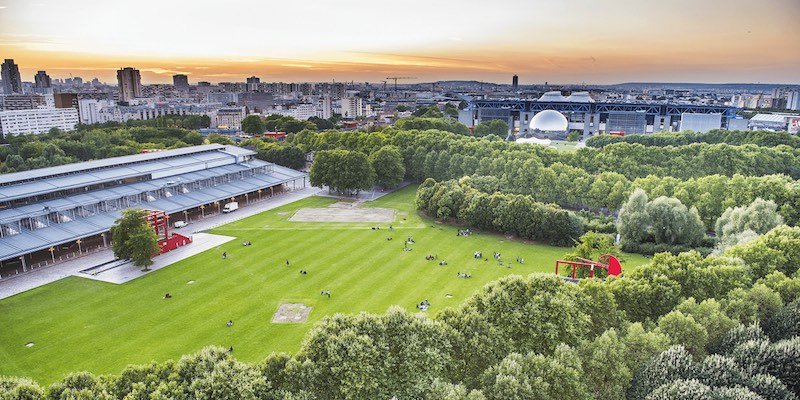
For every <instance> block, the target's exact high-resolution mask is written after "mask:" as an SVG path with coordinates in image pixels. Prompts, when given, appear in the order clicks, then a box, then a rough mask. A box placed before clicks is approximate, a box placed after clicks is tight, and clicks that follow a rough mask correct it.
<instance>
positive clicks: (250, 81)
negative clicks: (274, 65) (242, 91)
mask: <svg viewBox="0 0 800 400" xmlns="http://www.w3.org/2000/svg"><path fill="white" fill-rule="evenodd" d="M260 83H261V79H259V78H258V77H255V76H251V77H249V78H247V91H249V92H255V91H257V90H258V85H259V84H260Z"/></svg>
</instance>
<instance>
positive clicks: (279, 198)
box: [0, 187, 321, 299]
mask: <svg viewBox="0 0 800 400" xmlns="http://www.w3.org/2000/svg"><path fill="white" fill-rule="evenodd" d="M320 191H321V190H320V189H319V188H315V187H307V188H305V189H300V190H296V191H293V192H286V193H282V194H279V195H276V196H274V197H272V198H269V199H266V200H262V201H259V202H255V203H251V204H247V205H242V207H241V208H239V209H238V210H236V212H233V213H230V214H218V215H213V216H208V217H206V218H204V219H202V220H199V221H193V222H191V223H189V225H187V226H186V227H184V228H180V229H177V230H176V231H177V232H178V233H181V234H183V235H194V234H196V233H199V232H202V231H206V230H208V229H212V228H215V227H217V226H220V225H224V224H227V223H230V222H233V221H237V220H240V219H242V218H247V217H249V216H252V215H255V214H258V213H261V212H264V211H267V210H271V209H273V208H277V207H280V206H283V205H286V204H289V203H292V202H295V201H297V200H301V199H304V198H306V197H310V196H313V195H315V194H317V193H319V192H320ZM187 247H188V246H187ZM187 250H188V249H187ZM174 251H177V250H174ZM168 254H169V253H168ZM187 254H188V253H187ZM189 255H193V253H192V254H189ZM189 255H186V256H185V257H188V256H189ZM113 260H114V254H113V253H112V252H111V248H108V249H104V250H101V251H97V252H93V253H90V254H86V255H84V256H81V257H78V258H75V259H72V260H69V261H64V262H62V263H58V264H55V265H51V266H47V267H42V268H37V269H35V270H32V271H29V272H27V273H24V274H19V275H14V276H11V277H8V278H3V279H0V299H4V298H6V297H11V296H13V295H15V294H18V293H22V292H25V291H28V290H31V289H34V288H37V287H39V286H44V285H46V284H48V283H51V282H55V281H57V280H59V279H63V278H66V277H68V276H80V277H84V278H86V277H87V276H86V274H83V273H80V271H82V270H85V269H87V268H91V267H92V266H95V265H99V264H103V263H107V262H110V261H113ZM156 260H158V258H156V259H154V261H156ZM176 261H177V260H176ZM173 262H175V261H173ZM171 263H172V262H170V263H169V264H171ZM169 264H166V265H169ZM166 265H164V266H166ZM120 268H122V267H120ZM121 275H130V274H121ZM133 278H135V276H133V277H130V279H133ZM114 279H117V278H114ZM119 279H121V278H119ZM101 280H105V279H101Z"/></svg>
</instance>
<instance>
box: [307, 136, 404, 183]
mask: <svg viewBox="0 0 800 400" xmlns="http://www.w3.org/2000/svg"><path fill="white" fill-rule="evenodd" d="M405 173H406V171H405V166H404V165H403V156H402V155H401V154H400V151H399V150H397V148H396V147H394V146H384V147H382V148H381V149H379V150H378V151H376V152H374V153H372V154H371V155H370V156H369V157H368V156H367V155H366V154H364V153H362V152H360V151H350V150H322V151H318V152H316V153H315V154H314V163H313V164H312V166H311V171H310V173H309V179H310V180H311V184H312V185H314V186H327V187H329V188H330V190H331V191H335V192H338V193H340V194H358V192H359V191H361V190H369V189H372V187H373V186H374V185H375V184H377V185H378V186H381V187H383V188H387V189H391V188H395V187H397V186H398V185H399V184H400V183H401V182H402V181H403V176H405Z"/></svg>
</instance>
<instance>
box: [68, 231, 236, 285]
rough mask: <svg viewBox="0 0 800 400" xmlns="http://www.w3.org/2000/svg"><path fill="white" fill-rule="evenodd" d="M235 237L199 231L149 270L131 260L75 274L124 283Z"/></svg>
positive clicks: (160, 257) (157, 259)
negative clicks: (111, 266)
mask: <svg viewBox="0 0 800 400" xmlns="http://www.w3.org/2000/svg"><path fill="white" fill-rule="evenodd" d="M234 239H236V238H235V237H233V236H223V235H214V234H211V233H201V232H198V233H195V234H194V235H192V243H189V244H187V245H186V246H182V247H178V248H177V249H175V250H172V251H170V252H169V253H165V254H162V255H160V256H158V257H156V258H154V259H153V265H151V266H150V268H149V270H148V271H142V269H141V268H139V267H136V266H134V265H133V263H130V262H129V263H126V264H123V265H120V266H118V267H115V268H111V269H107V270H102V272H98V273H94V274H93V273H89V272H79V273H76V274H74V275H75V276H80V277H82V278H88V279H94V280H96V281H103V282H108V283H116V284H122V283H125V282H128V281H130V280H133V279H136V278H138V277H140V276H144V275H147V274H149V273H150V272H152V271H156V270H159V269H161V268H164V267H166V266H169V265H172V264H175V263H176V262H178V261H181V260H183V259H185V258H189V257H191V256H193V255H195V254H200V253H202V252H204V251H206V250H211V249H213V248H215V247H218V246H221V245H223V244H225V243H227V242H230V241H231V240H234Z"/></svg>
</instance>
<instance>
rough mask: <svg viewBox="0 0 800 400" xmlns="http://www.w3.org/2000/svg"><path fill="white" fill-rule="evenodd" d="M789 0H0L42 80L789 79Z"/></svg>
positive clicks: (798, 72)
mask: <svg viewBox="0 0 800 400" xmlns="http://www.w3.org/2000/svg"><path fill="white" fill-rule="evenodd" d="M798 21H800V0H758V1H753V0H746V1H745V0H606V1H597V0H549V1H540V0H461V1H452V0H407V1H393V2H383V1H374V0H373V1H366V0H327V1H326V0H322V1H310V0H305V1H299V0H294V1H287V0H282V1H272V0H265V1H251V0H224V1H220V0H126V1H116V0H0V57H1V58H13V59H15V60H16V62H17V63H18V64H19V65H20V68H21V72H22V75H23V80H25V81H32V80H33V75H34V74H35V73H36V71H37V70H39V69H44V70H46V71H47V72H48V73H49V74H50V75H51V76H52V77H53V78H64V77H69V76H70V74H72V75H74V76H81V77H83V78H84V79H91V78H94V77H98V78H100V80H102V81H106V82H113V81H115V70H117V69H118V68H120V67H123V66H133V67H137V68H139V69H140V70H141V71H142V79H143V81H144V82H145V83H158V82H171V76H172V74H174V73H178V72H180V73H185V74H187V75H189V80H190V82H192V83H196V82H197V81H200V80H208V81H212V82H220V81H241V80H243V78H244V77H246V76H250V75H256V76H259V77H261V79H262V80H263V81H331V80H333V79H335V80H337V81H350V80H355V81H371V82H378V81H382V80H384V78H385V77H386V76H411V77H417V78H418V79H415V80H412V81H432V80H439V79H470V80H485V81H493V82H509V81H510V79H511V75H513V74H515V73H516V74H518V75H519V76H520V82H521V83H541V82H545V81H548V82H551V83H552V82H558V83H581V82H586V83H601V84H602V83H618V82H634V81H638V82H641V81H659V82H718V83H722V82H763V83H800V23H798Z"/></svg>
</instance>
